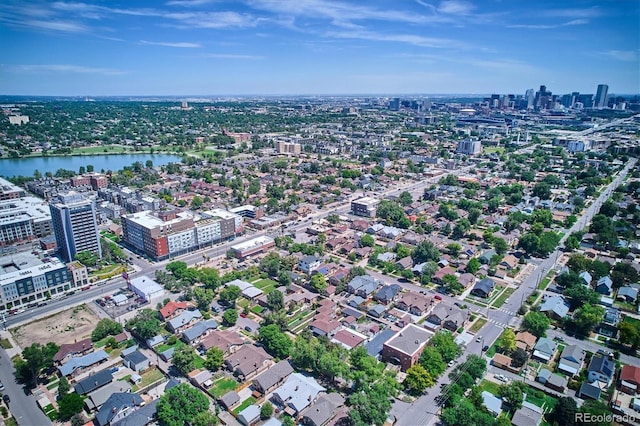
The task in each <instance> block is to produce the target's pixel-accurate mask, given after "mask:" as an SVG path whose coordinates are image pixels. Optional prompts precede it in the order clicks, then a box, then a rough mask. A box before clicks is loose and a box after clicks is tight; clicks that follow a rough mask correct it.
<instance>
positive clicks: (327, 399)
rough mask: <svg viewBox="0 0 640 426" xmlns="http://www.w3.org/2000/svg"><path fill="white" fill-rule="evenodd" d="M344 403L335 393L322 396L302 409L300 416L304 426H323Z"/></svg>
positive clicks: (340, 396)
mask: <svg viewBox="0 0 640 426" xmlns="http://www.w3.org/2000/svg"><path fill="white" fill-rule="evenodd" d="M344 403H345V399H344V398H343V397H342V395H340V394H339V393H337V392H332V393H328V394H322V395H320V396H319V397H318V399H317V400H316V402H315V403H314V404H313V405H311V406H310V407H307V408H306V409H304V410H303V411H302V412H301V413H300V415H301V416H302V423H301V424H304V425H306V426H324V425H326V424H327V423H328V422H329V420H331V419H333V418H334V416H335V415H336V414H337V413H338V409H339V408H340V407H342V406H343V405H344Z"/></svg>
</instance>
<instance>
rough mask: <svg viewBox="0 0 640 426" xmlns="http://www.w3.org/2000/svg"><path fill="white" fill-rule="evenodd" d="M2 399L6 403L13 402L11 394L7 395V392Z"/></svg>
mask: <svg viewBox="0 0 640 426" xmlns="http://www.w3.org/2000/svg"><path fill="white" fill-rule="evenodd" d="M2 400H3V401H4V403H5V404H9V403H10V402H11V398H9V395H7V394H6V393H5V394H4V395H2Z"/></svg>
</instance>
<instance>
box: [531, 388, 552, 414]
mask: <svg viewBox="0 0 640 426" xmlns="http://www.w3.org/2000/svg"><path fill="white" fill-rule="evenodd" d="M525 400H526V401H527V402H530V403H532V404H533V405H537V406H538V407H542V408H544V411H545V413H548V412H549V411H552V410H553V408H554V407H555V406H556V403H557V402H558V400H557V399H556V398H555V397H553V396H551V395H547V394H546V393H544V392H543V391H541V390H538V389H535V388H532V387H531V386H529V387H528V389H527V397H526V399H525Z"/></svg>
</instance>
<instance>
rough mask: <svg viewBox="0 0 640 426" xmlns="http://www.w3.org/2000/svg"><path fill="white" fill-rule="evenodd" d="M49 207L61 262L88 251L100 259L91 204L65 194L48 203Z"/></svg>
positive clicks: (71, 194) (95, 222) (82, 198)
mask: <svg viewBox="0 0 640 426" xmlns="http://www.w3.org/2000/svg"><path fill="white" fill-rule="evenodd" d="M49 208H50V211H51V221H52V223H53V232H54V233H55V236H56V243H57V245H58V250H59V252H60V256H61V257H62V258H63V259H64V260H65V261H67V262H71V261H73V260H75V258H76V254H78V253H79V252H81V251H90V252H93V253H96V254H97V255H98V257H100V258H101V257H102V249H101V247H100V237H99V235H98V222H97V219H96V211H95V206H94V204H93V201H91V200H88V199H85V198H84V196H83V195H82V194H79V193H77V192H75V191H69V192H67V193H64V194H60V195H58V197H57V199H54V200H52V202H51V204H50V205H49Z"/></svg>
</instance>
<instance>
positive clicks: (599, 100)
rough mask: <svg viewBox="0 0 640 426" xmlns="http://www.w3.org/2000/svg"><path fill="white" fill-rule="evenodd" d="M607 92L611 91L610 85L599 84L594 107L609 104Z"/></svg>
mask: <svg viewBox="0 0 640 426" xmlns="http://www.w3.org/2000/svg"><path fill="white" fill-rule="evenodd" d="M607 92H609V86H608V85H606V84H598V91H597V92H596V99H595V101H594V105H593V106H594V108H605V107H606V106H607Z"/></svg>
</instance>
